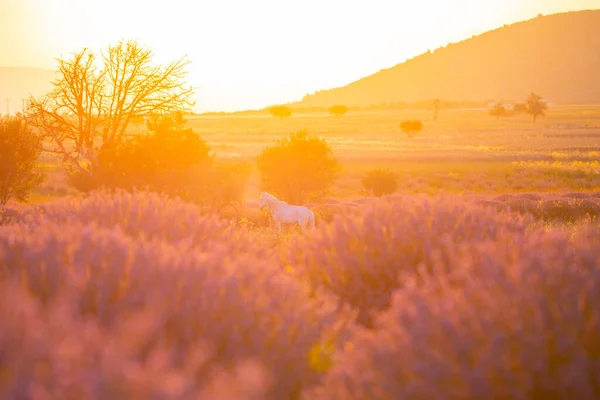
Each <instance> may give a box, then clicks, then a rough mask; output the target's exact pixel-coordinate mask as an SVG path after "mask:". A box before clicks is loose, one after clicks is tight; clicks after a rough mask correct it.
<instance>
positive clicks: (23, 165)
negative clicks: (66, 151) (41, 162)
mask: <svg viewBox="0 0 600 400" xmlns="http://www.w3.org/2000/svg"><path fill="white" fill-rule="evenodd" d="M41 152H42V149H41V143H40V139H39V138H38V137H37V136H36V135H34V134H33V132H32V131H31V130H30V129H29V128H28V127H27V126H26V125H25V124H24V123H23V121H22V120H21V119H20V118H18V117H12V118H11V117H9V118H0V214H1V212H2V209H3V208H4V206H5V205H6V203H8V201H9V200H11V199H15V200H18V201H20V202H25V201H27V197H28V196H29V192H30V191H31V190H32V189H33V188H35V187H36V186H38V185H39V184H40V183H42V181H43V179H44V177H43V175H42V173H41V172H40V170H39V167H38V165H37V159H38V157H39V156H40V154H41Z"/></svg>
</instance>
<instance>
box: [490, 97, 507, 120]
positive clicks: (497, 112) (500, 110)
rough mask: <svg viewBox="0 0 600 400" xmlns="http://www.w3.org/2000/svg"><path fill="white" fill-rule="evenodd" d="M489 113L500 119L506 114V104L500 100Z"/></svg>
mask: <svg viewBox="0 0 600 400" xmlns="http://www.w3.org/2000/svg"><path fill="white" fill-rule="evenodd" d="M489 113H490V115H491V116H493V117H496V119H500V117H503V116H505V115H506V108H505V107H504V104H502V102H500V101H499V102H497V103H495V104H494V105H493V106H492V108H490V111H489Z"/></svg>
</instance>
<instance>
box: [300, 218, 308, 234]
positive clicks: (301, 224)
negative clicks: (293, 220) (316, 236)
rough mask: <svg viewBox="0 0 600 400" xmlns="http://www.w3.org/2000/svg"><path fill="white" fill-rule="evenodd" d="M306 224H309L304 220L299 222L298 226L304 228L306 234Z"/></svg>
mask: <svg viewBox="0 0 600 400" xmlns="http://www.w3.org/2000/svg"><path fill="white" fill-rule="evenodd" d="M306 224H307V221H304V220H299V221H298V225H300V228H302V230H303V231H304V232H306Z"/></svg>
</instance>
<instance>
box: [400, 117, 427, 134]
mask: <svg viewBox="0 0 600 400" xmlns="http://www.w3.org/2000/svg"><path fill="white" fill-rule="evenodd" d="M400 129H402V132H404V133H405V134H406V136H408V137H409V138H413V137H414V136H415V135H416V134H417V133H419V132H421V131H422V130H423V123H422V122H421V121H419V120H414V121H413V120H407V121H402V123H401V124H400Z"/></svg>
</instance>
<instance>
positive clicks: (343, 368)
mask: <svg viewBox="0 0 600 400" xmlns="http://www.w3.org/2000/svg"><path fill="white" fill-rule="evenodd" d="M580 235H581V236H579V238H578V240H577V241H576V242H573V241H571V240H569V239H568V235H567V234H559V233H556V232H555V233H553V234H545V233H543V232H536V233H533V234H531V235H528V236H527V237H524V236H521V235H519V236H511V235H504V236H498V237H496V238H495V239H494V240H493V241H491V242H484V241H469V240H467V241H464V242H462V243H461V244H453V243H452V242H451V241H447V242H446V243H445V244H443V245H441V246H435V247H432V248H431V250H430V251H431V252H432V260H433V259H435V260H436V261H435V264H436V266H437V268H438V269H439V270H453V273H452V274H435V275H421V274H419V275H416V274H415V275H413V277H412V278H407V281H406V285H404V286H403V288H401V289H400V290H398V291H396V292H395V293H394V296H393V302H392V306H391V308H390V309H389V310H387V311H385V312H384V313H382V314H380V315H379V316H378V318H377V323H376V329H375V330H374V331H370V332H366V331H357V333H356V335H355V337H354V338H353V339H352V340H351V343H352V346H348V347H347V348H346V349H345V350H344V351H343V352H342V353H340V354H336V355H335V357H336V358H335V359H336V363H335V365H334V367H333V368H332V369H331V370H330V371H329V373H328V374H327V376H326V382H325V384H324V385H323V386H322V387H321V388H319V389H318V390H314V391H307V392H306V393H305V397H304V398H305V399H365V398H380V399H384V398H385V399H403V398H407V399H408V398H411V399H433V398H448V399H457V398H462V399H476V398H505V399H508V398H511V399H526V398H565V399H566V398H573V399H593V398H598V397H599V396H600V364H599V363H598V340H599V338H600V324H599V323H598V321H600V309H599V308H598V306H597V305H598V304H600V274H599V272H598V264H597V262H596V261H595V260H598V258H599V257H600V247H599V246H598V244H599V243H600V232H598V229H597V228H596V229H595V232H594V231H583V232H580Z"/></svg>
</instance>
